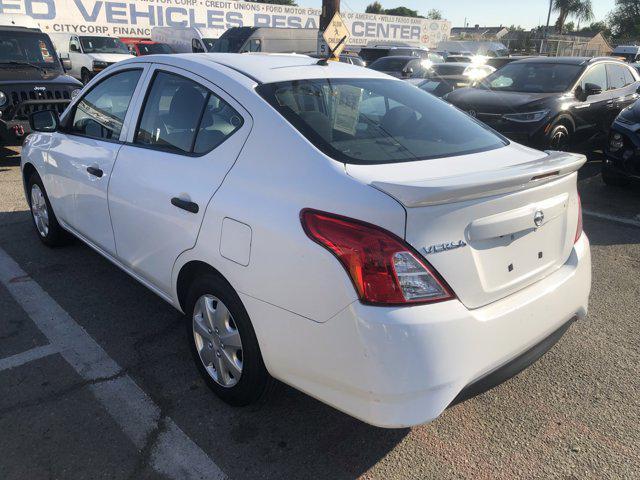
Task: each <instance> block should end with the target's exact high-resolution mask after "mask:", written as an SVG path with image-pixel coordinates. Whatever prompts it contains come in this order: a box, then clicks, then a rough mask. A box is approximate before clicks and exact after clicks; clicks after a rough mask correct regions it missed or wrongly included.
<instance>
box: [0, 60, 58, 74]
mask: <svg viewBox="0 0 640 480" xmlns="http://www.w3.org/2000/svg"><path fill="white" fill-rule="evenodd" d="M0 64H1V65H19V66H27V67H32V68H36V69H38V70H40V71H41V72H44V73H46V72H47V69H46V68H44V67H41V66H40V65H36V64H35V63H31V62H17V61H15V60H11V61H10V62H0Z"/></svg>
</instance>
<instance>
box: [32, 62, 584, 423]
mask: <svg viewBox="0 0 640 480" xmlns="http://www.w3.org/2000/svg"><path fill="white" fill-rule="evenodd" d="M32 122H33V126H34V128H35V129H36V130H38V132H39V133H35V134H32V135H31V136H29V138H28V139H27V141H26V143H25V146H24V149H23V152H22V174H23V178H24V184H25V192H26V196H27V199H28V201H29V206H30V209H31V212H32V216H33V223H34V226H35V231H36V234H37V235H38V237H39V238H40V239H41V240H42V241H43V242H44V243H45V244H46V245H57V244H59V243H61V242H62V241H63V240H64V238H65V237H66V236H67V234H68V233H71V234H73V235H75V236H76V237H78V238H80V239H81V240H83V241H85V242H86V243H88V244H89V245H90V246H91V247H93V248H94V249H95V250H96V251H97V252H99V253H100V254H102V255H103V256H105V257H106V258H108V259H109V260H110V261H112V262H113V263H114V264H116V265H118V266H119V267H120V268H122V269H123V270H124V271H125V272H127V273H129V274H130V275H131V276H132V277H134V278H135V279H137V280H138V281H140V282H141V283H143V284H144V285H146V286H147V287H148V288H149V289H151V290H152V291H154V292H155V293H157V294H158V295H159V296H161V297H162V298H163V299H165V300H166V301H168V302H169V303H170V304H171V305H173V306H174V307H175V308H176V309H178V310H180V311H182V312H184V313H185V314H186V319H185V328H186V331H187V338H188V340H189V344H190V347H191V350H192V353H193V356H194V360H195V362H196V365H197V367H198V369H199V371H200V373H201V374H202V376H203V378H204V380H205V381H206V383H207V384H208V385H209V387H210V388H211V389H212V390H213V391H214V392H215V393H216V394H217V395H218V396H220V398H222V399H223V400H225V401H227V402H229V403H230V404H232V405H246V404H249V403H251V402H254V401H256V399H258V398H259V397H261V395H262V394H263V392H264V391H265V388H267V386H268V385H269V383H270V382H271V377H275V378H277V379H279V380H281V381H283V382H285V383H288V384H290V385H292V386H294V387H296V388H298V389H300V390H302V391H304V392H306V393H308V394H310V395H312V396H313V397H315V398H318V399H319V400H321V401H323V402H326V403H328V404H329V405H332V406H334V407H336V408H338V409H340V410H342V411H344V412H346V413H348V414H350V415H353V416H355V417H357V418H360V419H362V420H363V421H365V422H369V423H371V424H374V425H379V426H384V427H406V426H409V425H416V424H420V423H423V422H427V421H430V420H432V419H434V418H436V417H437V416H438V415H440V414H441V413H442V412H443V410H444V409H445V408H447V406H449V405H451V404H452V403H456V402H459V401H461V400H463V399H465V398H468V397H470V396H473V395H474V394H477V393H479V392H481V391H483V390H485V389H488V388H490V387H492V386H494V385H496V384H497V383H500V382H502V381H504V380H505V379H507V378H509V377H510V376H512V375H514V374H515V373H516V372H518V371H520V370H521V369H523V368H525V367H526V366H528V365H529V364H530V363H532V362H533V361H535V360H536V359H537V358H539V357H540V356H541V355H542V354H543V353H544V352H545V351H546V350H548V349H549V348H551V346H552V345H553V344H554V343H555V342H556V341H557V340H558V339H559V338H560V336H561V335H562V334H563V333H564V332H565V331H566V330H567V328H568V327H569V325H570V323H571V321H572V320H573V319H575V318H583V317H584V316H585V314H586V312H587V301H588V296H589V290H590V254H589V242H588V240H587V237H586V235H584V234H583V233H582V222H581V213H580V200H579V197H578V192H577V190H576V184H577V172H576V171H577V169H578V168H579V167H580V166H581V165H582V164H583V163H584V162H585V158H584V156H582V155H576V154H570V153H559V152H556V153H553V154H550V153H543V152H539V151H535V150H532V149H528V148H524V147H522V146H520V145H517V144H510V143H509V142H508V141H506V140H505V139H504V138H503V137H501V136H500V135H497V134H496V133H495V132H493V131H492V130H490V129H488V128H486V127H485V126H484V125H482V124H480V123H479V122H477V121H475V120H473V119H471V118H469V117H468V116H467V115H465V114H463V113H462V112H460V111H459V110H457V109H455V108H451V106H450V105H448V104H446V103H445V102H442V101H441V100H439V99H437V98H435V97H433V96H432V95H428V94H426V93H424V92H422V91H420V90H419V89H417V88H415V87H413V86H411V85H409V84H408V83H407V82H403V81H400V80H397V79H394V78H389V77H388V76H386V75H383V74H381V73H378V72H376V71H374V70H371V69H364V68H360V67H355V66H353V65H347V64H344V63H339V62H328V65H318V62H317V60H316V59H313V58H309V57H306V56H302V55H262V54H254V55H246V54H244V55H238V54H207V55H199V56H193V55H192V56H182V55H166V56H158V57H155V59H154V61H153V62H150V61H148V60H145V57H138V58H136V59H134V60H130V61H125V62H122V63H119V64H116V65H114V66H112V67H110V68H109V69H107V70H106V71H104V72H103V73H102V74H101V75H100V76H99V77H98V78H95V79H94V80H93V81H92V82H91V83H90V84H89V85H88V87H87V88H86V89H85V90H84V91H83V92H82V94H81V95H80V96H79V97H78V98H76V99H75V100H74V102H73V103H72V105H70V107H69V108H68V109H67V110H66V111H65V113H63V115H62V116H61V117H60V119H58V117H57V116H56V115H55V113H53V112H37V113H35V114H34V115H33V116H32ZM148 321H150V322H152V321H153V318H152V317H150V318H149V319H148Z"/></svg>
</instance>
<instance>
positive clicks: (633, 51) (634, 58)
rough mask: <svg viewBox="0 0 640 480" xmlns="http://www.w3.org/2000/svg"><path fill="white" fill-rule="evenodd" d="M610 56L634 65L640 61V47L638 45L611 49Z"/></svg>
mask: <svg viewBox="0 0 640 480" xmlns="http://www.w3.org/2000/svg"><path fill="white" fill-rule="evenodd" d="M612 55H613V56H614V57H620V58H622V59H624V61H625V62H629V63H635V62H638V61H640V46H638V45H620V46H618V47H616V48H614V49H613V53H612Z"/></svg>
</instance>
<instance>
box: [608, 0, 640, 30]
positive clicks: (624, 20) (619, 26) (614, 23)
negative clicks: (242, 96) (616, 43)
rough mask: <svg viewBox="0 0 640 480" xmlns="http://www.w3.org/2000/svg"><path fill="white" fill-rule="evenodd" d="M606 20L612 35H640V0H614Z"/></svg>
mask: <svg viewBox="0 0 640 480" xmlns="http://www.w3.org/2000/svg"><path fill="white" fill-rule="evenodd" d="M608 20H609V25H610V26H611V32H612V33H613V36H614V37H616V38H629V39H630V38H638V37H640V0H616V6H615V9H614V10H613V11H612V12H611V13H610V14H609V19H608Z"/></svg>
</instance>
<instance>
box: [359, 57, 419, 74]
mask: <svg viewBox="0 0 640 480" xmlns="http://www.w3.org/2000/svg"><path fill="white" fill-rule="evenodd" d="M410 61H411V60H407V59H406V58H402V57H385V58H380V59H378V60H376V61H375V62H373V63H372V64H371V65H369V68H371V69H372V70H378V71H379V72H395V71H400V70H402V69H403V68H404V66H405V65H406V64H407V63H409V62H410Z"/></svg>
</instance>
